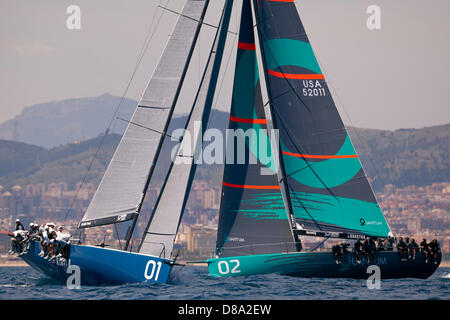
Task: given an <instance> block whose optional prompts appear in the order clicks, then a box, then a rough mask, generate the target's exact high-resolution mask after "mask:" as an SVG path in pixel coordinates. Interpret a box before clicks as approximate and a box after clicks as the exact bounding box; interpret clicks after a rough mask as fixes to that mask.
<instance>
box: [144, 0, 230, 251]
mask: <svg viewBox="0 0 450 320" xmlns="http://www.w3.org/2000/svg"><path fill="white" fill-rule="evenodd" d="M232 8H233V0H226V3H225V6H224V9H223V12H222V17H221V22H220V24H219V28H218V30H217V32H216V36H215V39H214V43H213V47H212V49H211V51H210V55H209V57H208V62H207V66H206V68H205V70H204V73H203V76H202V80H201V83H200V86H199V89H198V91H197V94H196V97H195V100H194V104H193V106H192V108H191V112H190V114H189V116H188V121H187V124H186V127H185V129H186V132H187V133H191V132H193V131H194V129H195V122H197V121H201V122H202V127H201V131H200V132H201V133H203V132H204V131H205V129H206V128H207V125H208V119H209V116H210V112H211V108H212V103H213V100H214V95H215V90H216V86H217V80H218V76H219V72H220V67H221V63H222V57H223V51H224V47H225V43H226V38H227V34H228V27H229V22H230V16H231V11H232ZM184 139H185V136H183V139H182V141H183V140H184ZM186 139H187V138H186ZM201 146H202V135H200V136H199V137H198V139H197V140H196V141H194V148H193V150H192V151H193V152H194V153H195V152H196V151H197V150H198V148H201ZM180 149H181V148H179V150H178V151H177V154H176V158H175V159H173V160H172V162H171V164H170V167H169V171H168V173H167V175H166V178H165V180H164V183H163V186H162V188H161V191H160V193H159V196H158V199H157V201H156V203H155V206H154V208H153V215H152V217H151V219H150V220H149V222H148V225H147V228H146V231H145V232H144V234H143V237H142V240H141V243H140V245H139V249H138V252H140V253H144V254H148V255H154V256H159V257H164V258H166V259H169V258H170V257H171V253H172V248H173V242H174V239H175V236H176V234H177V231H178V227H179V224H180V221H181V217H182V214H183V212H184V209H185V206H186V202H187V199H188V197H189V192H190V189H191V186H192V181H193V179H194V175H195V171H196V167H197V165H196V163H195V161H194V159H195V156H194V154H188V155H186V154H184V153H185V152H186V150H182V151H181V153H180ZM180 157H182V158H184V159H185V160H187V163H186V165H187V167H185V166H184V165H182V164H177V165H175V164H174V162H175V161H176V160H177V158H178V159H179V158H180ZM174 195H175V198H174Z"/></svg>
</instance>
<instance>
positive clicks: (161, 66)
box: [79, 0, 208, 228]
mask: <svg viewBox="0 0 450 320" xmlns="http://www.w3.org/2000/svg"><path fill="white" fill-rule="evenodd" d="M207 3H208V0H187V1H186V3H185V6H184V8H183V11H182V14H181V15H179V17H178V21H177V24H176V25H175V27H174V30H173V32H172V34H171V36H170V38H169V40H168V42H167V45H166V48H165V49H164V52H163V55H162V56H161V58H160V61H159V63H158V65H157V67H156V69H155V71H154V73H153V75H152V77H151V80H150V82H149V84H148V86H147V88H146V90H145V92H144V94H143V96H142V99H141V101H140V102H139V104H138V106H137V108H136V111H135V112H134V115H133V117H132V119H131V120H130V122H129V124H128V127H127V129H126V131H125V133H124V135H123V137H122V140H121V141H120V143H119V146H118V147H117V149H116V152H115V154H114V156H113V158H112V160H111V162H110V164H109V166H108V168H107V170H106V172H105V174H104V176H103V178H102V180H101V182H100V184H99V186H98V189H97V191H96V192H95V194H94V197H93V199H92V201H91V203H90V205H89V207H88V209H87V211H86V213H85V215H84V217H83V219H82V220H81V222H80V224H79V227H80V228H85V227H93V226H98V225H105V224H112V223H117V222H122V221H127V220H130V219H133V218H135V217H136V215H137V214H138V211H139V208H140V205H141V202H142V201H143V197H144V192H145V187H146V184H147V182H148V179H149V175H150V172H152V167H153V166H154V165H155V162H156V160H157V159H156V158H157V154H158V152H159V149H160V147H161V145H160V141H161V140H162V139H164V137H165V135H166V133H165V132H164V131H165V130H166V129H167V124H168V123H169V121H170V118H171V116H172V113H173V109H174V106H175V104H176V100H177V97H178V94H179V90H180V86H181V83H182V81H183V78H184V76H185V73H186V69H187V66H188V65H189V60H190V58H191V55H192V50H193V45H195V39H196V37H197V35H198V32H199V28H200V22H199V20H201V17H202V15H204V13H205V10H206V6H207Z"/></svg>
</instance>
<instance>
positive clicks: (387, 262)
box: [207, 251, 441, 279]
mask: <svg viewBox="0 0 450 320" xmlns="http://www.w3.org/2000/svg"><path fill="white" fill-rule="evenodd" d="M207 262H208V268H209V274H210V276H213V277H228V276H248V275H255V274H267V273H277V274H282V275H288V276H294V277H305V278H312V277H319V278H353V279H367V278H368V277H369V276H370V275H372V274H373V273H374V271H373V270H370V271H369V270H368V267H369V266H371V265H376V266H378V267H379V268H380V277H381V279H398V278H420V279H426V278H428V277H430V276H431V275H432V274H433V273H434V272H435V271H436V269H437V268H438V266H439V264H440V262H441V255H440V254H439V256H438V258H437V259H436V261H433V262H428V263H426V262H425V257H424V256H423V255H422V254H420V253H419V254H417V256H416V258H415V259H414V260H412V259H411V260H405V261H403V260H401V259H400V257H399V255H398V253H397V252H392V251H381V252H377V254H376V256H375V257H374V258H373V260H372V261H368V260H367V259H366V258H362V259H361V261H360V263H358V261H357V259H356V257H355V256H354V255H353V254H352V253H348V254H347V255H346V256H345V257H342V258H341V259H340V261H339V264H337V263H336V261H335V259H334V257H333V255H332V253H331V252H298V253H280V254H262V255H250V256H239V257H227V258H217V259H209V260H207Z"/></svg>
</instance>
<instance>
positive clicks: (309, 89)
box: [302, 80, 327, 97]
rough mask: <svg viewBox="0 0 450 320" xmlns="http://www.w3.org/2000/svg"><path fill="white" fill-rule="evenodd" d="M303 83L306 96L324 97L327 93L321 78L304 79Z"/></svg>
mask: <svg viewBox="0 0 450 320" xmlns="http://www.w3.org/2000/svg"><path fill="white" fill-rule="evenodd" d="M302 83H303V90H302V94H303V96H305V97H324V96H326V95H327V94H326V91H325V88H324V87H323V86H322V85H321V84H320V81H319V80H303V81H302Z"/></svg>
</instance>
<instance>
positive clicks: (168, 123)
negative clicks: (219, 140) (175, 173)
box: [124, 0, 210, 251]
mask: <svg viewBox="0 0 450 320" xmlns="http://www.w3.org/2000/svg"><path fill="white" fill-rule="evenodd" d="M209 1H210V0H205V5H204V7H203V11H202V13H201V16H200V18H199V20H198V24H197V28H196V30H195V33H194V37H193V40H192V44H191V47H190V49H189V53H188V57H187V59H186V63H185V64H184V68H183V72H182V74H181V77H180V82H179V83H178V87H177V90H176V92H175V96H174V99H173V102H172V105H171V107H170V113H169V116H168V118H167V120H166V123H165V125H164V130H163V132H164V133H167V130H168V129H169V125H170V121H171V119H172V116H173V112H174V110H175V106H176V105H177V102H178V98H179V96H180V92H181V88H182V86H183V83H184V79H185V78H186V73H187V71H188V68H189V64H190V62H191V58H192V54H193V53H194V49H195V45H196V43H197V40H198V36H199V34H200V30H201V27H202V24H203V19H204V18H205V15H206V11H207V10H208V6H209ZM164 138H165V135H164V136H162V137H161V139H160V140H159V142H158V147H157V149H156V153H155V158H154V161H153V165H152V166H151V168H150V172H149V174H148V177H147V181H146V183H145V187H144V190H143V191H142V198H141V201H140V203H139V206H138V208H137V213H138V214H139V213H140V212H141V208H142V204H143V203H144V199H145V195H146V194H147V190H148V187H149V185H150V181H151V179H152V176H153V172H154V171H155V166H156V162H157V159H158V158H159V154H160V153H161V149H162V146H163V143H164ZM138 217H139V216H138V215H136V216H135V217H134V219H133V222H132V225H131V226H130V230H129V231H128V232H127V238H126V240H125V241H126V242H125V247H124V250H125V251H126V250H127V249H128V246H129V244H130V240H131V238H132V236H133V233H134V228H135V227H136V222H137V219H138Z"/></svg>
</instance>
